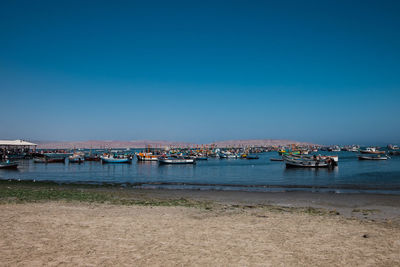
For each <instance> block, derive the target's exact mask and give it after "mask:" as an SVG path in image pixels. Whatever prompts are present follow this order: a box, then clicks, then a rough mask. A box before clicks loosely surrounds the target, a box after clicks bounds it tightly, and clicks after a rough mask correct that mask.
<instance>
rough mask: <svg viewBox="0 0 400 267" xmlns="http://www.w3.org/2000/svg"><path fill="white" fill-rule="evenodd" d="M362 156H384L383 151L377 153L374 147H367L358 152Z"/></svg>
mask: <svg viewBox="0 0 400 267" xmlns="http://www.w3.org/2000/svg"><path fill="white" fill-rule="evenodd" d="M360 153H362V154H385V151H379V150H377V149H376V148H375V147H367V148H366V149H364V150H360Z"/></svg>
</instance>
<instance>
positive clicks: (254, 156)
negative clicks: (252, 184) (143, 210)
mask: <svg viewBox="0 0 400 267" xmlns="http://www.w3.org/2000/svg"><path fill="white" fill-rule="evenodd" d="M246 159H259V157H258V156H257V155H247V156H246Z"/></svg>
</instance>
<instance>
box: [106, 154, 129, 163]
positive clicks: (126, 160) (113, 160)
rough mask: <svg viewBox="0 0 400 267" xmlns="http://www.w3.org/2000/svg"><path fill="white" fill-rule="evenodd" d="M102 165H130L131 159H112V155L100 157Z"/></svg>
mask: <svg viewBox="0 0 400 267" xmlns="http://www.w3.org/2000/svg"><path fill="white" fill-rule="evenodd" d="M100 158H101V162H102V163H131V162H132V159H130V158H127V157H120V158H119V157H114V156H112V155H106V156H100Z"/></svg>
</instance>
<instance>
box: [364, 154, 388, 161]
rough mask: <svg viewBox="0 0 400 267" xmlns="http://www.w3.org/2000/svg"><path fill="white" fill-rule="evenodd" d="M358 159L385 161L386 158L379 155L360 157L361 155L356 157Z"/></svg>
mask: <svg viewBox="0 0 400 267" xmlns="http://www.w3.org/2000/svg"><path fill="white" fill-rule="evenodd" d="M358 159H359V160H387V159H388V157H386V156H381V155H378V156H362V155H360V156H358Z"/></svg>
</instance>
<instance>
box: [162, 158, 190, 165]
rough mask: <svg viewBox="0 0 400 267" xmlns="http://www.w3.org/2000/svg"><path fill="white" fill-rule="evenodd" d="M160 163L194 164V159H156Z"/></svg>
mask: <svg viewBox="0 0 400 267" xmlns="http://www.w3.org/2000/svg"><path fill="white" fill-rule="evenodd" d="M158 163H160V164H195V163H196V160H194V159H158Z"/></svg>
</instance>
